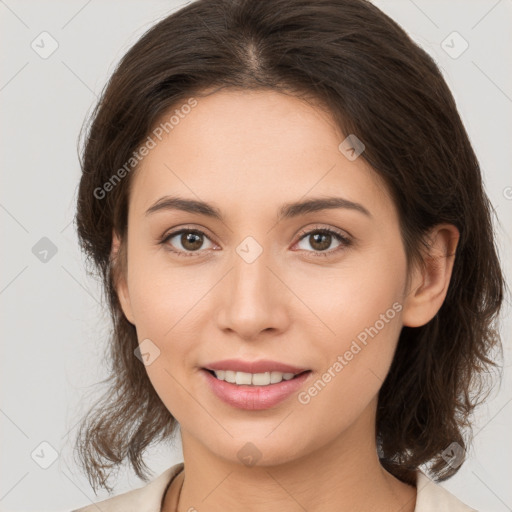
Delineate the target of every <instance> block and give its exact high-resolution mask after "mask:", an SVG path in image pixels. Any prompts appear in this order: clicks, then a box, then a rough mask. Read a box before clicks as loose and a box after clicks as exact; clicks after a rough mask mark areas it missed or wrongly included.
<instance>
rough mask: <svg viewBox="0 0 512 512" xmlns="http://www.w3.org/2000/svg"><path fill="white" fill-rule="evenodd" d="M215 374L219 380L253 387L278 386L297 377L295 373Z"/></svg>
mask: <svg viewBox="0 0 512 512" xmlns="http://www.w3.org/2000/svg"><path fill="white" fill-rule="evenodd" d="M214 373H215V376H216V377H217V378H218V379H219V380H225V381H226V382H231V383H232V384H237V385H241V384H246V385H252V386H268V385H269V384H277V383H278V382H281V381H282V380H290V379H293V377H295V373H282V372H265V373H246V372H234V371H231V370H214Z"/></svg>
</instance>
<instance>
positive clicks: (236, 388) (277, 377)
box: [201, 368, 313, 411]
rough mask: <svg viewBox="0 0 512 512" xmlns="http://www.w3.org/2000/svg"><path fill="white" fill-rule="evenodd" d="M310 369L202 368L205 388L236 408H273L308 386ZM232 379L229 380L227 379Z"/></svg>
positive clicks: (254, 409) (255, 409) (248, 409)
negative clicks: (243, 370) (297, 371)
mask: <svg viewBox="0 0 512 512" xmlns="http://www.w3.org/2000/svg"><path fill="white" fill-rule="evenodd" d="M312 373H313V372H312V370H304V371H299V373H282V372H278V371H271V372H263V373H254V374H253V373H246V372H238V371H234V370H212V369H210V368H201V374H202V375H203V376H204V378H205V381H206V384H207V389H209V390H210V391H211V392H212V393H213V395H214V396H216V397H217V398H218V399H220V400H221V401H222V402H224V403H226V404H228V405H230V406H231V407H234V408H237V409H245V410H247V411H257V410H263V409H272V408H274V407H277V406H279V405H280V404H281V403H285V402H286V400H287V399H289V398H290V397H292V396H293V395H294V394H296V393H298V392H299V391H300V390H301V389H302V388H303V387H305V386H307V384H308V382H310V380H311V378H312ZM230 381H231V382H230Z"/></svg>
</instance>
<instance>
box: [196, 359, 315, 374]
mask: <svg viewBox="0 0 512 512" xmlns="http://www.w3.org/2000/svg"><path fill="white" fill-rule="evenodd" d="M204 368H206V369H207V370H231V371H234V372H245V373H265V372H281V373H295V374H297V373H302V372H304V371H306V370H308V369H309V368H299V367H297V366H291V365H289V364H284V363H279V362H278V361H270V360H269V359H261V360H259V361H243V360H241V359H224V360H223V361H215V362H213V363H210V364H207V365H205V366H204Z"/></svg>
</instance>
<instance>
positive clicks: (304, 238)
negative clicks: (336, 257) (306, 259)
mask: <svg viewBox="0 0 512 512" xmlns="http://www.w3.org/2000/svg"><path fill="white" fill-rule="evenodd" d="M333 241H335V242H338V245H337V246H335V248H334V249H332V250H327V249H329V247H330V246H331V244H332V242H333ZM302 242H307V243H308V244H309V245H310V247H312V248H313V251H310V250H308V249H305V250H306V251H307V252H313V256H315V257H316V256H330V255H332V254H333V253H338V252H339V251H341V250H343V249H345V248H346V247H348V246H350V244H351V243H352V242H351V240H350V239H349V238H347V237H346V236H344V235H342V234H341V233H339V232H337V231H334V230H333V229H328V228H319V229H313V230H310V231H307V232H303V233H301V234H300V240H299V241H298V242H297V245H299V246H300V244H301V243H302ZM299 248H301V249H304V247H299Z"/></svg>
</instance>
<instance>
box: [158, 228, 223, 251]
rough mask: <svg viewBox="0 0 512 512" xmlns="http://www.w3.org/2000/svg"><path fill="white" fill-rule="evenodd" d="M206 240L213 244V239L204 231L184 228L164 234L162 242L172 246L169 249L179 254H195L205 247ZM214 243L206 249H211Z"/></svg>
mask: <svg viewBox="0 0 512 512" xmlns="http://www.w3.org/2000/svg"><path fill="white" fill-rule="evenodd" d="M205 240H208V241H209V242H210V244H212V243H211V240H210V239H209V238H208V237H207V236H206V235H205V233H203V232H202V231H199V230H198V229H187V228H183V229H180V230H179V231H173V232H172V233H169V234H168V235H166V236H164V238H163V239H162V241H161V242H160V243H161V244H162V245H165V246H170V247H169V250H170V251H172V252H175V253H176V254H177V255H178V256H194V253H195V252H199V251H200V249H205V247H203V244H204V241H205ZM212 245H213V244H212ZM212 245H210V246H209V247H206V249H211V247H212Z"/></svg>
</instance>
